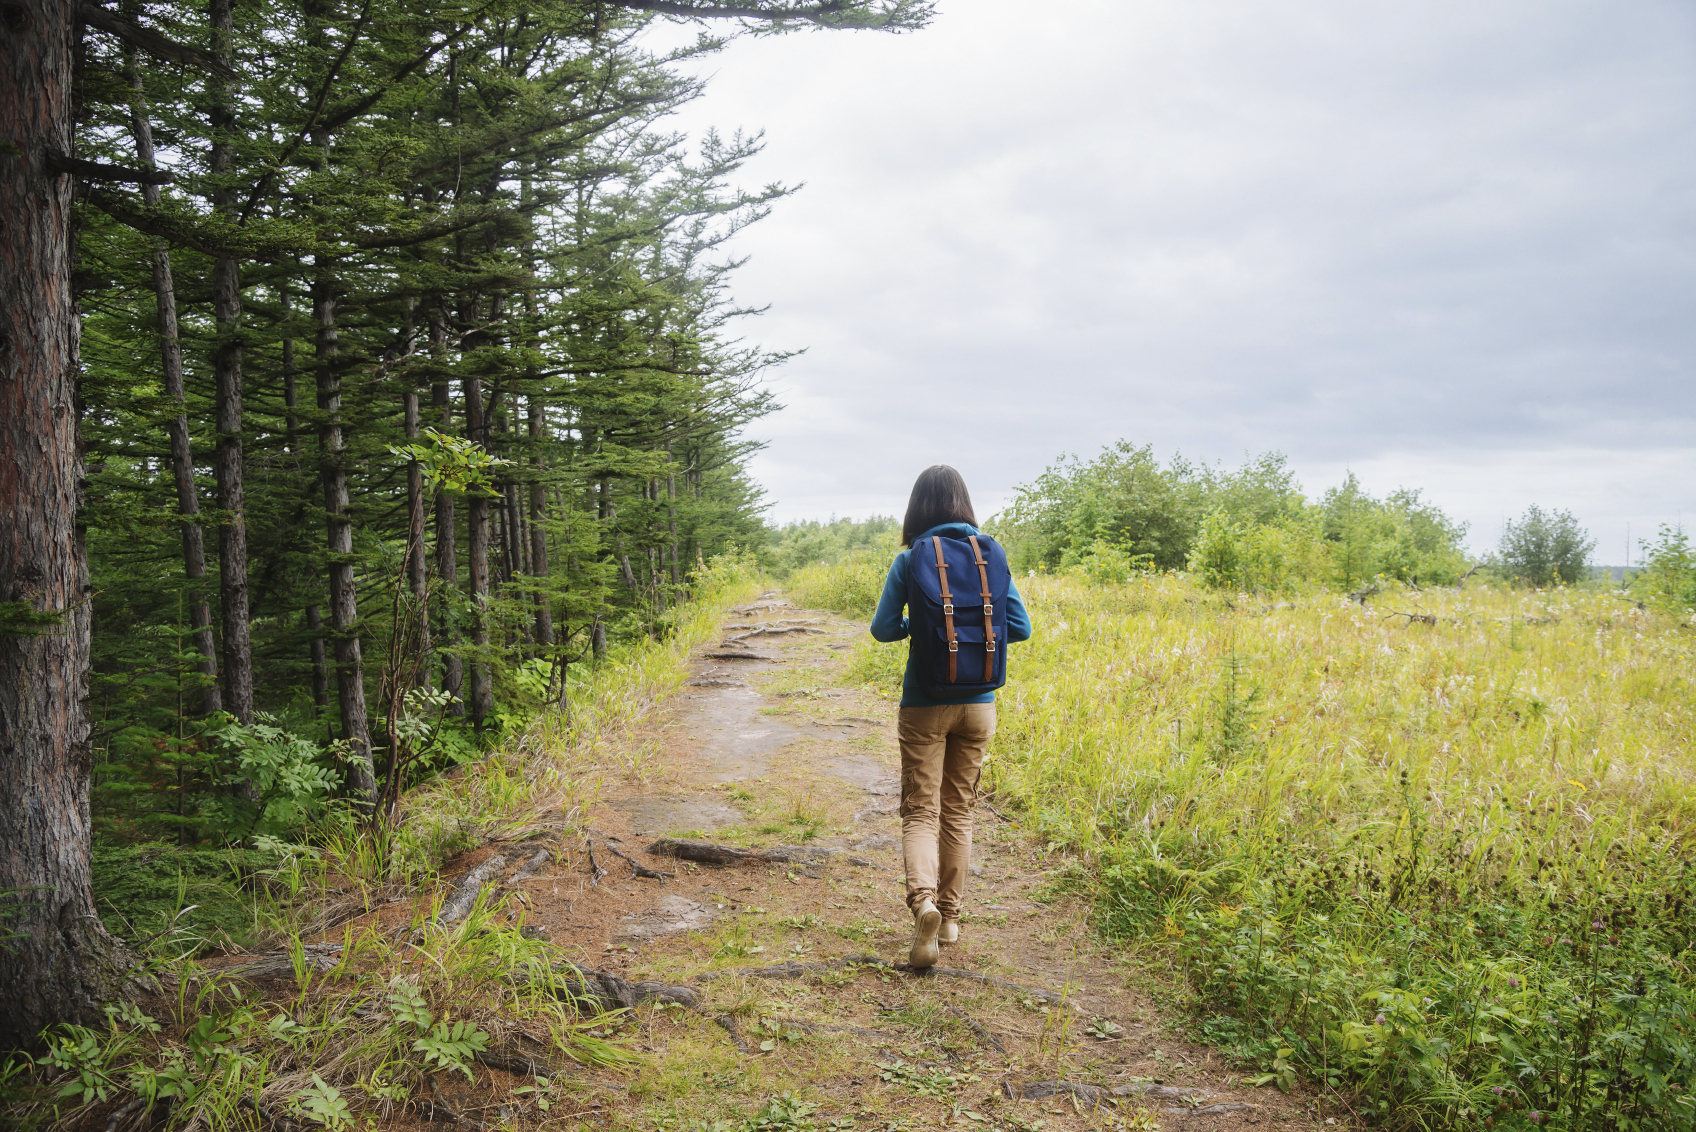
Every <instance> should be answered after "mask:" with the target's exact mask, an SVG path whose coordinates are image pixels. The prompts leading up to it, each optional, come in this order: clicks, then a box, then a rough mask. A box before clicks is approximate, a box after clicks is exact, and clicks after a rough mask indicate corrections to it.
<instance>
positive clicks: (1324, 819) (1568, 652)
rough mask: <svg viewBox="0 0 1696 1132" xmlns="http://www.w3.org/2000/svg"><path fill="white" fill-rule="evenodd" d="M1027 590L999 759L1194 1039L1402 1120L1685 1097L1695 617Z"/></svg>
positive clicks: (1000, 785) (1587, 600)
mask: <svg viewBox="0 0 1696 1132" xmlns="http://www.w3.org/2000/svg"><path fill="white" fill-rule="evenodd" d="M824 588H827V587H823V586H822V585H821V589H824ZM1020 588H1021V591H1022V592H1023V595H1024V597H1025V601H1026V604H1027V605H1028V606H1029V608H1030V610H1031V613H1032V617H1033V620H1034V622H1035V626H1036V634H1035V638H1034V639H1033V640H1032V641H1031V642H1030V643H1028V644H1024V645H1019V646H1015V648H1014V651H1013V654H1012V658H1011V681H1010V683H1009V686H1008V687H1007V689H1006V690H1005V691H1004V692H1003V693H1002V695H1001V697H1000V705H1001V707H1000V719H999V729H998V732H997V735H996V739H995V742H994V744H993V747H992V755H991V760H990V763H989V767H988V772H987V774H986V784H988V785H989V786H991V787H993V788H994V789H995V790H997V791H998V792H1000V793H1001V794H1002V795H1003V796H1004V797H1009V798H1013V799H1017V800H1019V801H1020V803H1021V804H1022V805H1023V806H1024V808H1025V809H1026V810H1027V811H1028V813H1029V814H1030V817H1031V821H1032V824H1034V825H1035V826H1036V827H1037V828H1038V829H1039V830H1040V831H1041V833H1042V835H1043V836H1044V837H1046V838H1047V839H1049V840H1051V841H1054V842H1056V843H1059V844H1063V845H1066V846H1070V847H1072V848H1073V849H1075V850H1076V851H1077V853H1078V860H1079V862H1080V864H1081V866H1082V871H1083V874H1084V875H1086V876H1087V878H1088V881H1089V883H1091V884H1093V885H1095V886H1096V890H1097V891H1098V893H1099V896H1100V912H1101V917H1100V919H1101V925H1102V927H1103V929H1104V930H1106V931H1108V932H1109V933H1112V934H1114V935H1116V936H1119V937H1121V938H1125V939H1127V940H1130V939H1136V940H1142V941H1144V942H1145V943H1146V944H1148V945H1150V946H1153V947H1156V948H1164V949H1167V952H1168V954H1169V955H1170V956H1171V958H1172V959H1173V960H1174V961H1175V962H1177V963H1178V964H1179V965H1180V967H1181V969H1182V970H1183V972H1184V973H1185V976H1186V978H1187V982H1188V985H1189V987H1190V988H1191V990H1192V992H1193V1005H1194V1007H1195V1011H1196V1019H1197V1025H1198V1027H1199V1028H1200V1029H1201V1030H1202V1031H1203V1032H1204V1034H1205V1036H1207V1037H1208V1038H1210V1039H1211V1040H1213V1041H1215V1042H1217V1043H1219V1044H1221V1045H1224V1046H1226V1047H1227V1048H1229V1049H1231V1050H1232V1051H1233V1052H1234V1053H1236V1054H1237V1055H1238V1056H1239V1057H1241V1058H1244V1059H1247V1060H1249V1061H1259V1062H1264V1063H1271V1062H1274V1061H1280V1062H1282V1064H1284V1065H1290V1066H1293V1067H1294V1070H1295V1072H1297V1073H1300V1074H1303V1075H1307V1076H1311V1077H1313V1078H1316V1079H1319V1080H1321V1081H1324V1082H1327V1083H1330V1084H1332V1085H1335V1086H1337V1087H1339V1088H1343V1089H1347V1090H1349V1091H1350V1093H1351V1095H1353V1096H1355V1097H1357V1098H1359V1100H1360V1102H1361V1104H1362V1105H1363V1108H1364V1111H1365V1112H1366V1113H1367V1114H1368V1115H1370V1116H1372V1117H1374V1118H1375V1119H1377V1120H1379V1121H1382V1122H1383V1123H1385V1124H1387V1125H1390V1126H1395V1127H1475V1126H1480V1124H1481V1122H1483V1121H1486V1120H1489V1121H1493V1122H1494V1123H1493V1126H1494V1127H1496V1128H1504V1127H1533V1126H1542V1127H1571V1128H1622V1129H1623V1128H1634V1129H1635V1128H1663V1127H1664V1128H1688V1127H1692V1126H1693V1125H1696V1120H1693V1110H1692V1108H1691V1107H1690V1104H1689V1100H1688V1097H1689V1092H1688V1090H1689V1089H1690V1088H1691V1087H1692V1085H1693V1084H1696V1082H1693V1080H1692V1067H1693V1065H1696V1048H1693V1046H1692V1038H1693V1034H1696V1025H1693V1023H1692V1017H1691V1011H1692V1007H1693V1006H1696V978H1693V975H1692V971H1691V967H1690V959H1691V957H1692V953H1691V952H1690V950H1689V948H1690V946H1691V944H1692V935H1693V933H1696V921H1693V915H1696V877H1693V876H1692V873H1691V869H1690V855H1691V854H1690V850H1691V845H1690V834H1691V829H1692V825H1691V819H1692V817H1693V816H1696V765H1693V761H1692V755H1693V754H1696V750H1693V746H1696V743H1693V738H1692V736H1693V729H1696V684H1693V677H1692V673H1696V663H1693V662H1696V655H1693V654H1696V636H1693V634H1692V633H1691V632H1690V631H1689V630H1685V629H1680V628H1679V627H1678V626H1677V625H1676V623H1675V622H1674V621H1672V620H1670V619H1662V618H1660V617H1657V616H1656V615H1655V614H1653V613H1652V612H1648V611H1644V610H1640V609H1638V608H1636V607H1635V606H1634V605H1632V604H1631V603H1628V602H1626V601H1624V600H1622V599H1621V598H1620V597H1619V596H1618V595H1616V594H1613V593H1611V592H1605V591H1575V590H1565V589H1562V590H1555V591H1550V592H1545V593H1537V592H1526V591H1515V590H1506V589H1492V588H1473V589H1467V590H1465V591H1455V590H1425V591H1416V590H1413V589H1401V588H1396V589H1394V590H1392V591H1391V592H1389V593H1385V594H1382V595H1380V596H1379V597H1378V598H1376V599H1375V602H1374V606H1373V607H1371V608H1365V607H1362V606H1360V605H1356V604H1351V603H1349V602H1348V601H1346V600H1345V599H1343V598H1341V597H1339V596H1337V595H1335V594H1330V593H1319V594H1309V595H1306V596H1298V597H1295V598H1294V599H1293V600H1291V601H1285V602H1278V603H1276V604H1272V603H1270V602H1267V601H1261V600H1258V599H1252V598H1248V597H1246V596H1244V597H1238V598H1237V599H1236V600H1234V601H1231V600H1227V599H1226V598H1224V597H1222V596H1219V595H1217V594H1212V593H1209V592H1207V591H1204V590H1202V589H1200V588H1199V587H1196V586H1194V585H1192V584H1191V583H1190V582H1189V581H1187V580H1186V579H1184V578H1182V577H1179V576H1174V575H1162V576H1150V577H1145V578H1142V579H1138V580H1135V581H1133V582H1132V583H1130V584H1127V585H1107V586H1095V585H1090V584H1088V583H1087V582H1085V581H1083V580H1081V579H1077V578H1054V577H1031V578H1021V579H1020ZM903 654H904V646H902V645H896V646H879V645H875V644H871V643H870V642H867V643H866V644H864V645H863V646H862V647H861V649H860V651H859V653H858V654H857V656H856V671H857V672H858V673H859V674H860V675H861V676H862V677H863V678H865V679H868V680H871V681H872V682H874V683H877V684H878V685H880V687H882V688H884V689H886V690H893V688H894V687H896V686H898V682H899V674H900V666H901V661H902V659H903ZM1270 1079H1272V1080H1275V1081H1277V1080H1281V1081H1283V1082H1284V1083H1286V1084H1287V1083H1288V1082H1289V1075H1288V1072H1285V1073H1284V1074H1283V1075H1281V1076H1280V1075H1278V1074H1276V1073H1274V1074H1271V1075H1270Z"/></svg>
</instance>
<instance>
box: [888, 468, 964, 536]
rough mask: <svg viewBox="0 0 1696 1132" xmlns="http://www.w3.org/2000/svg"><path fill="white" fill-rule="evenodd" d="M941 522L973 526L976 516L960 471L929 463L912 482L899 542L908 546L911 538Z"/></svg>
mask: <svg viewBox="0 0 1696 1132" xmlns="http://www.w3.org/2000/svg"><path fill="white" fill-rule="evenodd" d="M944 523H970V524H971V525H972V526H974V527H975V526H977V525H978V517H977V514H976V512H974V511H973V510H972V496H971V493H970V492H968V491H967V490H966V481H965V480H964V479H963V478H961V476H960V473H959V472H956V471H955V470H954V469H953V468H950V467H949V466H948V465H947V464H932V465H931V466H930V467H928V468H926V469H925V470H924V471H922V472H920V473H919V478H918V479H917V480H916V481H914V483H913V494H912V495H911V496H909V497H908V499H907V517H906V518H905V519H903V520H901V545H902V546H912V545H913V540H914V539H916V538H918V537H919V536H920V535H922V534H924V533H925V532H926V531H928V530H930V529H931V528H932V527H940V526H941V525H942V524H944Z"/></svg>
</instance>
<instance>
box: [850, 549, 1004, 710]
mask: <svg viewBox="0 0 1696 1132" xmlns="http://www.w3.org/2000/svg"><path fill="white" fill-rule="evenodd" d="M981 534H983V532H982V531H980V530H978V529H977V528H976V527H974V526H972V525H970V524H969V523H944V524H942V526H940V527H932V528H931V529H930V530H928V531H926V532H925V533H924V534H922V535H920V536H919V537H918V538H917V539H915V540H914V541H915V542H923V541H924V540H925V539H927V538H929V537H930V536H932V535H941V536H942V537H943V538H965V537H966V536H967V535H981ZM911 554H912V551H911V550H903V551H902V552H901V553H900V554H897V555H896V556H895V561H894V562H892V563H890V566H889V576H888V577H887V578H885V579H884V580H883V596H882V597H881V598H879V599H878V603H877V612H876V613H875V614H873V615H872V637H873V639H875V640H879V641H901V640H905V639H906V638H907V617H906V614H905V613H904V612H903V610H905V609H906V608H907V559H908V556H909V555H911ZM1030 639H1031V615H1030V614H1029V613H1027V612H1025V600H1024V598H1022V597H1020V596H1019V587H1018V586H1016V585H1014V584H1013V583H1012V582H1011V581H1009V582H1008V584H1007V641H1008V643H1009V644H1012V643H1013V642H1016V641H1028V640H1030ZM1008 659H1009V660H1011V658H1010V657H1009V658H1008ZM994 702H995V693H994V692H981V693H979V694H978V695H975V696H965V697H963V698H961V699H958V700H933V699H931V698H930V697H929V696H927V695H925V694H924V693H923V692H921V691H919V681H918V677H917V676H915V675H913V657H912V654H911V653H909V654H908V655H907V671H906V674H905V675H903V676H902V677H901V706H902V707H937V706H939V705H942V704H992V703H994Z"/></svg>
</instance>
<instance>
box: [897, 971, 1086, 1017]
mask: <svg viewBox="0 0 1696 1132" xmlns="http://www.w3.org/2000/svg"><path fill="white" fill-rule="evenodd" d="M885 966H887V967H889V968H890V969H891V970H893V971H904V972H906V973H907V974H909V975H912V976H913V977H914V978H919V979H929V978H939V979H965V980H966V981H967V982H972V983H983V984H985V985H987V986H992V987H994V988H995V989H997V990H1004V991H1012V992H1013V993H1014V994H1021V995H1024V996H1025V997H1026V998H1034V999H1036V1001H1038V1002H1041V1003H1046V1004H1047V1005H1049V1006H1065V1005H1067V1002H1068V1000H1067V998H1066V996H1065V995H1063V994H1060V993H1058V992H1056V991H1051V990H1043V989H1042V988H1040V987H1022V986H1020V985H1019V984H1018V983H1010V982H1008V981H1007V980H1006V979H1003V978H1001V977H1000V976H998V975H986V974H984V973H983V972H982V971H962V970H960V969H959V968H958V967H914V966H913V965H912V964H910V963H888V964H885ZM1072 1006H1073V1008H1074V1009H1076V1004H1075V1003H1073V1004H1072Z"/></svg>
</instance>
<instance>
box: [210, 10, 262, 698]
mask: <svg viewBox="0 0 1696 1132" xmlns="http://www.w3.org/2000/svg"><path fill="white" fill-rule="evenodd" d="M210 13H211V22H212V54H213V56H214V57H215V58H216V59H217V60H218V62H220V63H223V64H225V65H228V64H229V63H230V61H231V58H232V55H233V50H232V48H233V44H232V40H233V39H234V37H235V23H234V19H233V16H232V14H231V0H212V2H211V5H210ZM212 91H213V99H212V113H211V123H212V148H211V153H210V157H209V165H210V167H211V173H212V178H213V185H214V188H213V190H212V207H213V208H214V209H217V210H219V211H222V212H228V211H229V210H231V209H232V208H234V207H235V204H236V199H235V192H234V190H233V189H232V188H231V187H230V186H229V185H228V183H227V178H228V176H229V172H230V165H231V163H232V157H233V156H234V155H233V152H232V149H233V147H232V145H231V144H230V143H231V138H232V135H233V133H234V121H235V114H234V110H233V107H234V105H235V98H236V92H235V87H234V84H233V83H226V82H217V81H214V82H213V83H212ZM212 317H213V318H214V319H215V320H216V322H217V324H218V340H217V345H216V346H214V347H213V351H212V375H213V386H214V391H215V395H216V417H217V425H218V448H217V455H216V457H215V459H214V462H213V472H214V475H215V477H216V479H217V483H218V507H219V509H220V510H221V511H223V512H224V514H223V516H222V521H221V522H220V523H219V524H218V592H219V595H220V596H219V606H220V609H221V612H222V623H223V628H224V689H225V691H226V692H227V695H226V697H225V701H226V702H225V707H226V708H227V709H228V710H229V712H230V714H232V715H234V716H235V717H236V718H237V719H239V720H240V721H241V722H243V723H252V722H253V644H252V640H251V638H250V636H249V629H248V616H247V603H248V589H247V524H246V514H245V512H246V501H245V500H244V499H243V490H244V488H243V483H242V438H241V428H242V400H241V393H242V391H241V379H242V358H241V267H240V265H239V264H238V263H237V262H236V260H234V259H232V258H230V257H227V256H220V257H218V258H217V259H214V260H213V261H212Z"/></svg>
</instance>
